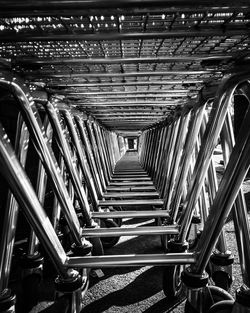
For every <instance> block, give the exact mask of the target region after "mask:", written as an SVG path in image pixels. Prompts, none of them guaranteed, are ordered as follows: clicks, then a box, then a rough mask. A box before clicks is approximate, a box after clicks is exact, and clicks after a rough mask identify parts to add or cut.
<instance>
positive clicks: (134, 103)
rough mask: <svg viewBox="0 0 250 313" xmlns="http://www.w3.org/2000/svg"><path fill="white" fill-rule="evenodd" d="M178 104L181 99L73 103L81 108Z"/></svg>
mask: <svg viewBox="0 0 250 313" xmlns="http://www.w3.org/2000/svg"><path fill="white" fill-rule="evenodd" d="M177 104H180V101H179V100H178V101H176V100H173V101H170V100H168V101H162V102H158V101H155V102H147V101H145V102H137V101H124V102H121V101H120V102H118V101H114V102H109V101H108V102H92V103H86V102H80V101H79V102H77V103H72V105H73V106H77V107H79V108H81V107H89V108H93V107H139V106H142V107H147V106H149V107H173V106H176V105H177Z"/></svg>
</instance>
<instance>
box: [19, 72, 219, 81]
mask: <svg viewBox="0 0 250 313" xmlns="http://www.w3.org/2000/svg"><path fill="white" fill-rule="evenodd" d="M206 74H220V75H221V71H218V70H204V71H191V70H178V71H173V70H172V71H154V72H153V71H152V72H125V73H114V72H110V73H109V72H107V73H103V72H96V73H88V72H86V73H83V72H78V73H77V72H74V73H60V74H53V73H45V72H43V73H40V72H37V73H36V74H35V73H31V74H26V75H25V78H26V79H29V80H32V79H33V78H36V77H39V78H46V77H54V78H74V77H85V78H91V77H100V78H101V77H126V76H129V77H137V76H138V77H139V76H169V75H206Z"/></svg>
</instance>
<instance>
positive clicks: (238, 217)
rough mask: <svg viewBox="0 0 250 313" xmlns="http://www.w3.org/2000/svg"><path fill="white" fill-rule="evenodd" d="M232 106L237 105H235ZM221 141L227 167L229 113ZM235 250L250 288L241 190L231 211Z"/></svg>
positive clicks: (247, 233) (248, 239) (230, 146)
mask: <svg viewBox="0 0 250 313" xmlns="http://www.w3.org/2000/svg"><path fill="white" fill-rule="evenodd" d="M234 105H237V103H235V104H234ZM221 141H222V146H223V159H224V164H225V165H227V164H228V162H229V159H230V153H231V151H232V149H233V146H234V145H235V142H234V132H233V126H232V121H231V116H230V115H229V113H228V114H227V117H226V119H225V124H224V126H223V128H222V134H221ZM232 214H233V221H234V229H235V237H236V240H237V249H238V254H239V258H240V265H241V271H242V279H243V283H244V284H245V285H246V286H248V287H249V286H250V245H249V242H250V228H249V222H248V212H247V206H246V201H245V196H244V193H243V190H242V189H240V190H239V193H238V196H237V198H236V200H235V203H234V207H233V210H232Z"/></svg>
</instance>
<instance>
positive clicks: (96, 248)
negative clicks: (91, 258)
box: [88, 237, 104, 256]
mask: <svg viewBox="0 0 250 313" xmlns="http://www.w3.org/2000/svg"><path fill="white" fill-rule="evenodd" d="M88 240H89V242H90V243H92V245H93V248H92V255H96V256H97V255H104V251H103V244H102V241H101V239H100V238H98V237H96V238H95V237H93V238H88Z"/></svg>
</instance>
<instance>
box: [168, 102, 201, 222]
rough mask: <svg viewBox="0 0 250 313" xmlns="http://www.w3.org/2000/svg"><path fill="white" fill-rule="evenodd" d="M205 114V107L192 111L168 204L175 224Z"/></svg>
mask: <svg viewBox="0 0 250 313" xmlns="http://www.w3.org/2000/svg"><path fill="white" fill-rule="evenodd" d="M204 112H205V105H203V106H198V107H196V108H194V111H192V116H191V120H190V124H189V127H188V133H187V136H186V141H185V144H184V147H183V154H182V157H181V161H180V165H179V169H178V173H177V176H176V181H177V183H176V189H175V194H174V195H173V199H172V202H171V204H170V214H171V219H172V220H173V221H174V222H175V221H176V218H177V214H178V210H179V206H180V203H181V198H182V194H183V189H184V188H183V187H184V184H185V182H186V180H187V175H188V170H189V166H190V162H191V159H192V154H193V150H194V146H195V142H196V138H197V137H198V133H199V130H200V126H201V122H202V119H203V114H204Z"/></svg>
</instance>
